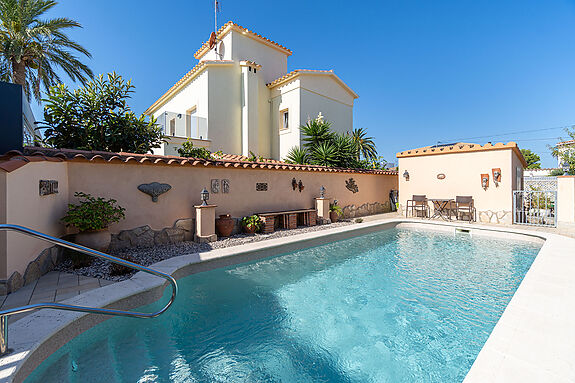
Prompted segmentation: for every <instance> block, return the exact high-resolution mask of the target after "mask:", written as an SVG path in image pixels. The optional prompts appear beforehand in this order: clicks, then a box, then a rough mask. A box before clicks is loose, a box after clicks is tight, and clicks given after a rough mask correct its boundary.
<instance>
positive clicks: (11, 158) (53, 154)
mask: <svg viewBox="0 0 575 383" xmlns="http://www.w3.org/2000/svg"><path fill="white" fill-rule="evenodd" d="M33 161H90V162H108V163H118V162H124V163H135V164H149V165H172V166H178V165H179V166H184V165H191V166H213V167H218V166H222V167H226V168H227V167H234V168H252V169H258V168H259V169H269V170H292V171H293V170H295V171H308V172H336V173H361V174H387V175H397V171H394V170H380V169H346V168H330V167H326V166H318V165H299V164H289V163H286V162H281V161H277V160H264V161H263V162H260V161H249V160H248V159H247V157H244V156H240V155H232V154H223V155H221V156H220V157H219V158H217V159H209V160H207V159H202V158H191V157H177V156H158V155H153V154H135V153H111V152H99V151H86V150H72V149H51V148H40V147H31V146H28V147H25V148H24V151H23V152H18V151H10V152H8V153H6V154H5V155H3V156H0V169H3V170H4V171H6V172H11V171H13V170H16V169H18V168H20V167H22V166H25V165H26V164H27V163H29V162H33Z"/></svg>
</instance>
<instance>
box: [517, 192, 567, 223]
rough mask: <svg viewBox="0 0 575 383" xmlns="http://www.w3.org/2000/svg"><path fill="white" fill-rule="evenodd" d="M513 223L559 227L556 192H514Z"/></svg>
mask: <svg viewBox="0 0 575 383" xmlns="http://www.w3.org/2000/svg"><path fill="white" fill-rule="evenodd" d="M513 223H514V224H518V225H529V226H547V227H556V226H557V191H556V190H514V191H513Z"/></svg>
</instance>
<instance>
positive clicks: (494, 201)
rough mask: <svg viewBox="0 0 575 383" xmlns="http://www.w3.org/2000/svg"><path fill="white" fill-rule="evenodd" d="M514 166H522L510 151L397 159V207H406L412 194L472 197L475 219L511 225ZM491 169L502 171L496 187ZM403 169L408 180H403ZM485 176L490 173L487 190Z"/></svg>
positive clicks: (438, 196) (514, 177)
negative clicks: (398, 204)
mask: <svg viewBox="0 0 575 383" xmlns="http://www.w3.org/2000/svg"><path fill="white" fill-rule="evenodd" d="M517 167H520V168H522V165H521V162H520V160H519V159H518V158H517V156H516V155H515V153H514V152H513V151H512V150H511V149H507V150H488V151H478V152H466V153H447V154H439V155H427V156H416V157H400V158H399V194H400V195H399V200H400V204H401V205H402V206H403V207H404V208H405V206H406V202H407V200H408V199H411V197H412V195H414V194H425V195H426V196H427V198H453V199H455V197H456V196H458V195H462V196H465V195H470V196H473V198H474V202H475V207H476V209H477V219H478V220H481V221H488V222H493V223H498V222H500V223H511V218H512V216H511V210H512V208H513V203H512V198H513V193H512V191H513V190H514V188H515V187H516V183H517V181H516V171H517ZM493 168H500V169H501V182H499V183H498V184H496V183H495V182H494V180H493V174H492V169H493ZM406 170H407V171H408V172H409V181H406V180H405V178H404V177H403V173H404V172H405V171H406ZM484 173H487V174H489V187H488V188H487V189H483V187H482V185H481V174H484ZM438 174H445V179H443V180H440V179H438V178H437V175H438ZM430 207H431V204H430Z"/></svg>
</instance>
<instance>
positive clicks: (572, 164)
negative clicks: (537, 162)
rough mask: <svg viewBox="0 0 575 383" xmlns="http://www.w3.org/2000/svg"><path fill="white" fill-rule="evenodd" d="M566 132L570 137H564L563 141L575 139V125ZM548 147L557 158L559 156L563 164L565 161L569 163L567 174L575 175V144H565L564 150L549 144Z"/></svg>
mask: <svg viewBox="0 0 575 383" xmlns="http://www.w3.org/2000/svg"><path fill="white" fill-rule="evenodd" d="M565 132H566V133H567V135H568V136H569V138H568V139H566V140H565V139H562V141H569V140H575V126H572V127H571V129H569V128H567V129H565ZM548 148H549V149H550V150H551V154H552V155H553V156H554V157H555V158H558V159H559V160H560V161H561V163H562V164H563V163H565V162H566V163H568V164H569V170H568V171H567V174H568V175H571V176H573V175H575V144H571V145H569V146H567V147H565V146H564V147H563V150H559V148H558V147H557V146H548Z"/></svg>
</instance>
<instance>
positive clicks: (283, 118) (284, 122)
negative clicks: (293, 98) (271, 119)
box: [280, 109, 289, 130]
mask: <svg viewBox="0 0 575 383" xmlns="http://www.w3.org/2000/svg"><path fill="white" fill-rule="evenodd" d="M286 129H289V111H288V110H287V109H285V110H282V111H281V112H280V130H286Z"/></svg>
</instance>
